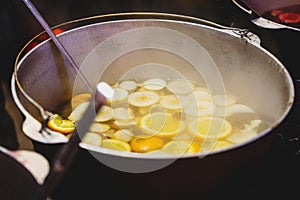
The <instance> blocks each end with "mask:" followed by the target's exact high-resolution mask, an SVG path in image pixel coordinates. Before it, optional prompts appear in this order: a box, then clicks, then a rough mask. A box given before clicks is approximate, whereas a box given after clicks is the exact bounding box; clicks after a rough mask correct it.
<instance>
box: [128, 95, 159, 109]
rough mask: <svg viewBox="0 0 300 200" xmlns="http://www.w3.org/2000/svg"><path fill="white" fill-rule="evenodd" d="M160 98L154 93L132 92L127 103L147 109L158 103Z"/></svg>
mask: <svg viewBox="0 0 300 200" xmlns="http://www.w3.org/2000/svg"><path fill="white" fill-rule="evenodd" d="M159 99H160V97H159V95H158V94H157V93H156V92H153V91H145V92H134V93H131V94H130V95H129V97H128V101H129V103H130V104H131V105H133V106H136V107H148V106H151V105H153V104H155V103H157V102H158V101H159Z"/></svg>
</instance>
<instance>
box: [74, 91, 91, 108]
mask: <svg viewBox="0 0 300 200" xmlns="http://www.w3.org/2000/svg"><path fill="white" fill-rule="evenodd" d="M91 97H92V95H91V94H89V93H82V94H78V95H76V96H74V97H72V99H71V106H72V108H73V109H74V108H76V107H77V106H78V105H79V104H81V103H83V102H87V101H90V99H91Z"/></svg>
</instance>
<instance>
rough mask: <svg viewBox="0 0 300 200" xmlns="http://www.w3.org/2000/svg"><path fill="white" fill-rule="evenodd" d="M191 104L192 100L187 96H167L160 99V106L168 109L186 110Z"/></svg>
mask: <svg viewBox="0 0 300 200" xmlns="http://www.w3.org/2000/svg"><path fill="white" fill-rule="evenodd" d="M189 103H190V100H189V98H188V97H186V96H182V95H181V96H179V95H173V94H170V95H165V96H162V97H161V99H160V104H161V105H162V106H163V107H165V108H166V109H170V110H178V109H183V108H186V107H187V106H188V105H189Z"/></svg>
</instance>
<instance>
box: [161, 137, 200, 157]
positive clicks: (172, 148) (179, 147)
mask: <svg viewBox="0 0 300 200" xmlns="http://www.w3.org/2000/svg"><path fill="white" fill-rule="evenodd" d="M161 150H162V151H164V152H167V153H170V154H177V155H181V154H183V153H197V152H199V151H200V145H199V144H198V143H195V142H188V141H184V140H173V141H170V142H168V143H167V144H166V145H165V146H163V148H162V149H161Z"/></svg>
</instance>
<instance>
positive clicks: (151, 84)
mask: <svg viewBox="0 0 300 200" xmlns="http://www.w3.org/2000/svg"><path fill="white" fill-rule="evenodd" d="M143 87H144V88H145V89H147V90H161V89H163V88H164V87H166V81H165V80H163V79H159V78H153V79H148V80H146V81H144V82H143Z"/></svg>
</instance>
